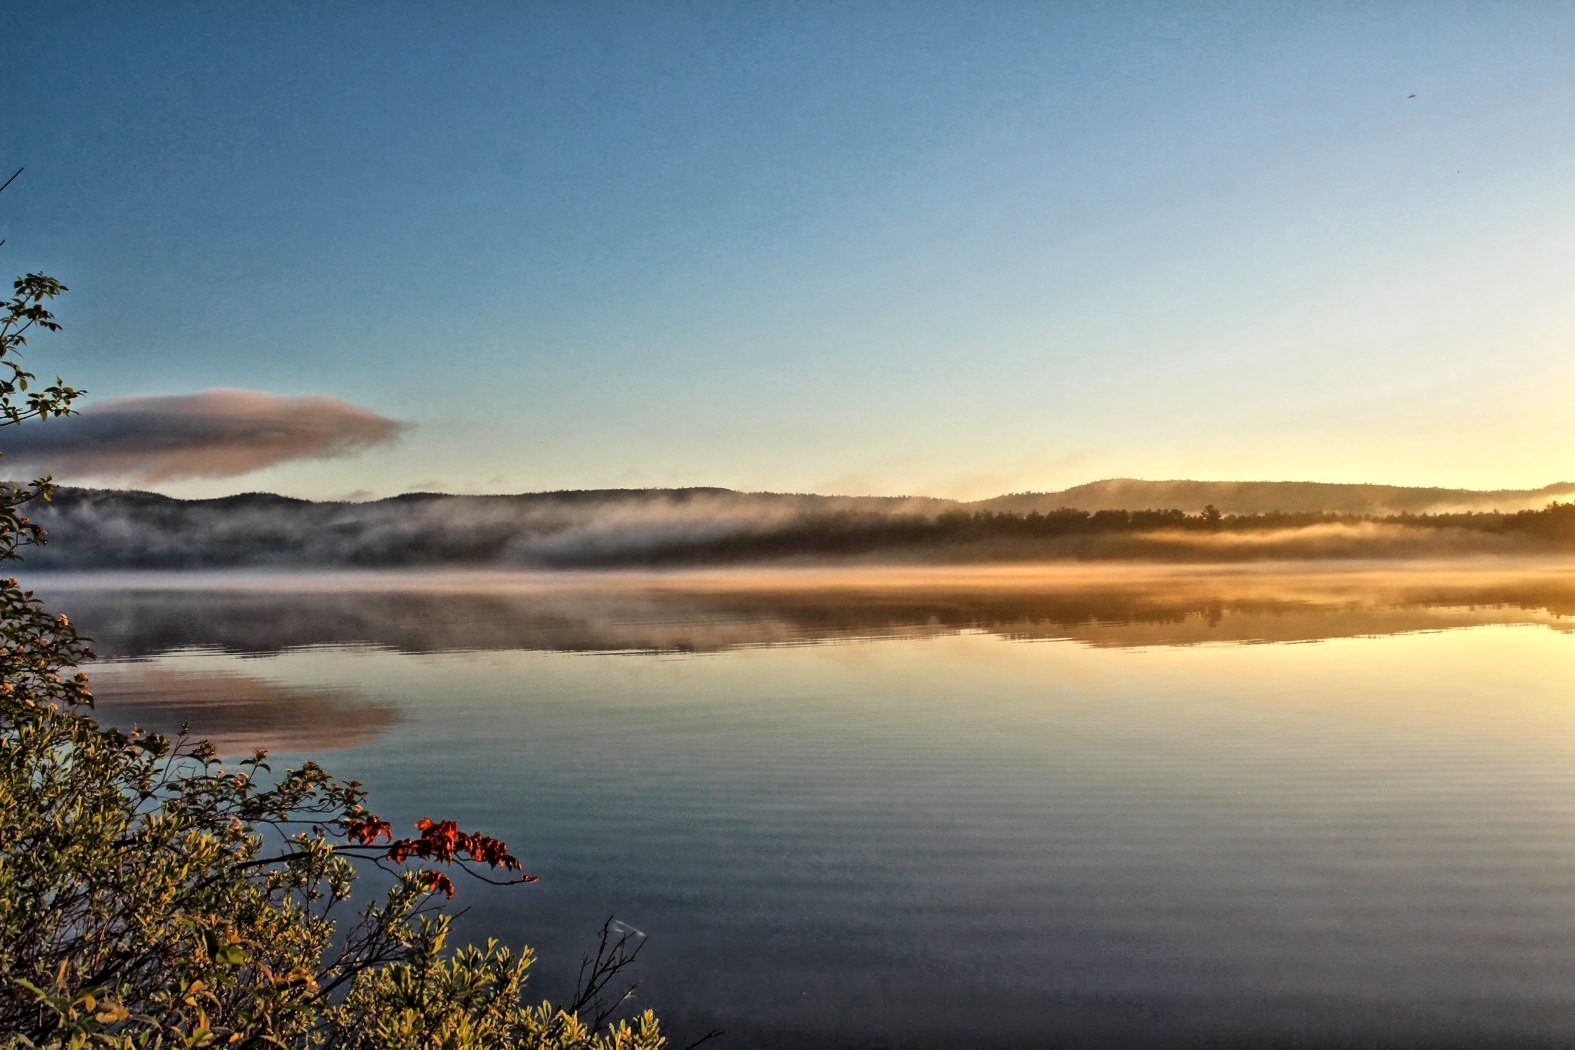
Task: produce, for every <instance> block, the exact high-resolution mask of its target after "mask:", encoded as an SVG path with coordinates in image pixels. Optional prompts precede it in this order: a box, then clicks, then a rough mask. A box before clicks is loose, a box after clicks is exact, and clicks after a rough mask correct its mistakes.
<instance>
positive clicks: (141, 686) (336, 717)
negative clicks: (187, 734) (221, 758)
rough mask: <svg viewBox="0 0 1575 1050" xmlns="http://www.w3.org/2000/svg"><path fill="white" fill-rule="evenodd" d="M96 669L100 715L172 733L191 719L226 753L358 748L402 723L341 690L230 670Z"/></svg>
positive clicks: (96, 706) (129, 665) (92, 675)
mask: <svg viewBox="0 0 1575 1050" xmlns="http://www.w3.org/2000/svg"><path fill="white" fill-rule="evenodd" d="M89 672H90V673H89V678H90V679H91V682H92V687H93V696H94V700H95V703H94V710H95V712H96V713H97V716H98V717H99V719H100V720H102V721H104V722H108V723H112V724H115V725H122V726H130V725H132V724H136V725H139V726H141V727H143V728H144V729H151V730H154V731H155V732H159V733H164V734H166V735H174V734H176V733H178V732H180V729H181V726H182V725H189V726H190V728H191V733H192V735H193V736H195V737H198V738H203V739H207V740H211V741H212V742H213V744H214V746H215V747H217V748H218V749H219V753H220V754H222V755H242V754H249V753H250V752H252V751H256V750H259V749H260V750H282V751H323V750H328V749H330V748H338V747H353V746H356V745H358V744H363V743H366V742H367V741H369V740H371V739H372V738H374V737H376V736H377V735H378V734H379V733H381V732H382V731H383V730H384V729H386V728H388V727H389V726H391V725H393V724H394V723H395V722H396V721H398V714H397V712H396V711H395V710H394V709H393V708H391V707H387V706H384V705H381V704H374V703H369V702H366V701H363V700H360V699H358V698H357V697H355V696H352V695H351V694H348V693H346V692H344V691H342V690H334V689H298V688H294V687H290V686H283V685H278V684H275V683H273V682H269V681H265V680H263V679H260V678H253V677H250V676H247V675H240V674H233V673H229V672H225V671H211V670H210V671H187V670H180V669H174V668H170V667H167V666H162V665H159V664H151V663H105V664H98V665H94V666H92V667H90V668H89Z"/></svg>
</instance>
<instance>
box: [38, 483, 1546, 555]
mask: <svg viewBox="0 0 1575 1050" xmlns="http://www.w3.org/2000/svg"><path fill="white" fill-rule="evenodd" d="M989 502H994V501H987V502H986V504H985V505H984V506H982V507H981V505H979V504H975V505H972V506H970V505H967V504H958V503H955V502H953V501H946V500H936V499H917V498H908V497H834V496H813V495H795V494H774V493H739V492H733V491H730V490H727V489H716V488H695V489H651V490H593V491H583V492H554V493H532V494H525V495H516V496H457V495H441V494H431V493H423V494H409V495H404V496H397V497H393V498H390V499H385V500H379V501H375V502H368V503H340V502H312V501H309V500H300V499H292V498H288V497H284V496H275V495H269V494H262V493H253V494H244V495H237V496H230V497H225V498H222V499H212V500H180V499H175V498H172V497H168V496H162V495H157V494H153V493H144V492H124V491H118V490H102V489H71V488H63V489H61V490H59V492H58V493H57V495H56V497H55V500H54V502H53V503H52V504H51V505H50V506H49V507H48V508H46V509H45V510H44V511H43V512H41V513H40V515H39V517H40V519H41V522H42V523H43V524H44V525H45V526H46V527H47V528H48V529H49V530H50V533H51V535H52V536H53V537H54V538H55V539H56V540H57V544H56V545H54V546H51V547H50V548H48V549H46V550H42V551H40V552H38V554H37V555H36V556H35V557H34V558H33V559H32V560H33V564H34V565H35V567H38V568H53V569H90V568H91V569H105V568H139V569H159V568H279V569H288V568H296V567H302V568H304V567H345V568H398V567H413V566H477V567H481V566H512V567H521V568H530V567H535V568H597V567H629V566H650V567H661V566H684V565H705V564H735V563H749V562H758V561H776V560H782V559H832V560H839V559H877V560H880V559H892V560H899V561H901V560H920V561H955V560H962V561H977V560H999V559H1017V558H1025V559H1030V560H1032V559H1060V558H1075V559H1105V558H1138V559H1157V560H1189V561H1193V560H1215V559H1218V560H1241V559H1254V558H1277V557H1285V558H1325V557H1410V556H1427V555H1451V554H1461V553H1471V554H1481V553H1536V552H1544V551H1558V550H1563V549H1567V548H1569V547H1570V546H1572V544H1575V504H1570V503H1558V502H1552V503H1549V504H1547V505H1546V506H1545V507H1543V508H1541V509H1539V510H1519V511H1513V512H1500V511H1467V512H1452V513H1435V514H1411V513H1400V514H1387V515H1374V514H1346V513H1333V512H1326V511H1294V512H1288V511H1268V512H1262V513H1251V514H1232V513H1221V512H1220V511H1219V510H1218V509H1216V508H1215V507H1213V506H1206V507H1204V508H1202V509H1201V510H1197V511H1194V512H1190V513H1189V512H1188V511H1185V510H1182V509H1179V508H1167V509H1152V508H1144V509H1124V508H1110V509H1102V510H1093V511H1090V510H1083V509H1077V508H1071V507H1062V508H1058V509H1053V510H1049V511H1040V510H1031V511H1026V512H1024V511H1019V510H995V509H988V503H989Z"/></svg>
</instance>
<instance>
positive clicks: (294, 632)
mask: <svg viewBox="0 0 1575 1050" xmlns="http://www.w3.org/2000/svg"><path fill="white" fill-rule="evenodd" d="M130 579H131V580H132V581H136V580H137V578H136V577H132V578H130ZM62 588H64V589H62ZM39 589H40V590H41V591H42V592H43V593H45V594H47V595H49V596H51V597H52V598H54V599H55V604H58V605H59V606H61V607H62V608H67V609H69V610H71V612H72V613H73V616H74V619H75V620H76V622H77V623H78V625H79V626H80V627H81V629H82V630H83V631H84V632H85V633H86V634H88V635H89V636H91V637H93V638H94V639H95V644H96V647H97V649H98V650H99V652H100V654H101V655H102V656H105V657H109V658H127V657H132V658H135V657H143V656H149V655H154V654H158V653H164V652H170V651H174V650H178V649H184V648H193V647H196V648H216V649H221V650H227V651H232V652H276V651H280V650H284V649H291V648H299V647H304V646H322V645H375V646H381V647H386V648H390V649H394V650H398V651H403V652H411V653H424V652H444V651H462V650H477V649H533V650H549V651H566V652H578V651H618V650H638V651H655V652H708V651H718V650H724V649H730V648H736V647H743V646H762V645H792V644H812V643H816V642H823V641H836V640H847V639H859V638H883V637H923V636H927V635H938V634H949V633H955V632H958V631H985V632H989V633H993V634H998V635H1001V636H1002V637H1006V638H1013V639H1024V640H1027V639H1067V640H1073V641H1078V642H1082V643H1085V644H1088V645H1097V646H1142V645H1189V644H1196V643H1200V642H1289V641H1309V640H1316V639H1327V638H1343V637H1352V636H1358V635H1379V634H1396V633H1402V632H1410V631H1427V630H1443V629H1449V628H1455V627H1466V626H1476V625H1485V624H1497V623H1540V624H1546V625H1548V626H1551V627H1554V628H1556V629H1559V630H1566V629H1569V628H1568V627H1567V626H1566V621H1565V620H1564V617H1567V616H1575V574H1572V573H1571V572H1569V571H1568V570H1564V569H1554V570H1549V569H1546V568H1544V569H1540V570H1530V569H1525V570H1518V569H1515V568H1513V567H1509V568H1503V567H1501V568H1499V569H1497V570H1492V571H1488V570H1474V571H1465V572H1462V571H1459V570H1454V571H1452V572H1451V571H1448V570H1439V569H1438V568H1437V567H1423V568H1419V569H1411V570H1406V571H1400V572H1396V571H1393V570H1388V569H1386V570H1384V571H1344V572H1313V571H1285V570H1284V569H1283V568H1282V569H1280V570H1278V571H1241V570H1221V569H1218V568H1216V569H1215V570H1212V571H1210V570H1204V569H1199V570H1194V571H1184V570H1179V569H1174V570H1169V571H1159V572H1148V573H1141V572H1136V571H1132V570H1122V569H1120V568H1107V569H1103V570H1094V569H1083V570H1074V571H1053V570H1047V569H1045V568H1043V567H1032V568H1022V569H1013V568H1010V567H1005V568H995V569H988V570H984V569H980V570H950V571H942V572H932V571H925V570H916V571H911V572H910V571H904V570H894V569H887V570H854V571H847V572H829V571H828V572H812V571H804V572H796V573H795V572H789V573H757V572H736V573H723V572H715V573H690V574H647V575H640V574H618V575H611V574H609V575H601V574H590V575H585V576H573V575H569V576H544V575H531V574H508V575H502V574H492V575H475V576H468V577H444V576H429V577H422V576H414V577H412V576H410V575H399V576H396V575H393V574H366V575H361V576H338V577H327V578H316V579H313V578H305V577H278V578H274V579H272V580H270V579H268V578H255V577H254V578H248V579H232V580H229V581H210V582H209V583H208V584H195V583H191V582H186V583H180V582H179V581H177V580H173V579H171V578H168V577H163V578H157V577H155V578H142V579H141V580H140V581H138V582H136V583H135V585H128V580H127V579H126V578H118V580H117V583H116V585H115V586H112V587H101V588H97V589H94V588H91V587H87V586H84V584H83V583H82V582H72V581H69V580H63V579H56V580H52V581H46V583H45V585H44V586H42V587H40V588H39ZM1571 622H1572V623H1575V621H1571Z"/></svg>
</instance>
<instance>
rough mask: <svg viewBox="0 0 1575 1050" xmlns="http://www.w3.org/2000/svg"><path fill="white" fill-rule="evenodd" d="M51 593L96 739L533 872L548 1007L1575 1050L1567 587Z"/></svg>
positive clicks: (831, 1040)
mask: <svg viewBox="0 0 1575 1050" xmlns="http://www.w3.org/2000/svg"><path fill="white" fill-rule="evenodd" d="M31 582H32V585H34V586H36V587H37V588H38V589H39V590H40V591H41V592H43V593H45V594H46V595H48V596H49V597H50V599H51V601H52V603H53V604H54V606H56V607H58V608H60V609H64V610H66V611H68V612H72V613H73V614H74V616H75V619H76V621H77V622H78V623H79V624H80V625H81V626H82V628H83V629H84V631H85V632H86V633H89V634H91V635H94V636H95V637H96V638H97V639H98V648H99V649H100V652H101V655H102V656H103V657H104V658H105V659H104V662H103V664H102V665H101V666H100V667H99V669H98V672H97V674H96V675H95V679H94V680H95V683H96V686H97V690H98V692H99V693H100V694H101V707H102V710H103V713H104V715H105V717H106V718H111V719H117V720H122V721H131V720H133V719H135V720H139V721H142V722H144V723H153V724H155V725H159V726H169V725H172V724H178V723H179V722H180V721H182V720H189V721H190V722H191V723H192V724H193V726H194V727H195V728H196V729H197V730H198V731H200V732H203V733H206V734H209V735H213V736H216V737H217V738H218V739H219V740H220V741H221V743H222V744H223V745H224V746H225V747H226V748H227V749H229V750H236V751H238V750H246V749H249V748H250V747H253V746H259V745H264V746H270V747H274V748H275V749H276V751H277V750H284V751H288V752H289V753H290V754H291V755H294V756H296V757H299V756H300V755H301V754H303V753H306V754H311V755H312V756H313V757H318V758H320V759H321V760H323V761H324V763H325V764H326V765H328V767H329V768H330V769H332V770H334V771H335V772H337V773H339V774H340V775H343V776H347V777H356V778H359V779H361V780H363V781H365V782H366V783H367V785H368V786H369V787H370V789H371V791H372V795H373V800H374V802H375V803H376V805H377V808H378V810H379V811H380V812H382V813H383V814H384V815H385V816H389V817H391V818H395V819H396V820H397V821H405V822H408V821H411V820H414V819H416V818H417V817H420V816H423V815H431V816H440V815H453V816H459V817H461V818H462V819H463V821H464V823H466V824H467V825H474V826H477V827H480V828H481V829H483V830H485V831H487V832H488V833H491V834H496V835H498V836H500V837H502V838H504V839H506V840H507V841H508V842H509V843H510V844H511V845H513V846H515V847H516V852H519V853H520V854H521V856H522V857H523V858H524V859H525V860H526V862H527V867H528V868H530V869H532V870H534V871H536V872H537V873H539V874H540V875H541V876H542V881H541V882H540V883H539V884H537V885H535V886H530V887H515V888H512V889H508V890H499V891H491V890H485V889H480V888H465V887H462V889H461V892H462V894H463V903H468V904H470V905H471V906H472V908H471V911H470V912H469V913H468V914H467V915H466V916H465V917H464V919H463V920H462V930H463V932H464V933H465V934H466V935H467V936H470V937H484V936H486V935H487V934H489V933H492V934H497V935H499V936H500V937H502V938H503V939H505V940H509V941H514V942H522V941H523V942H528V943H530V944H532V945H534V946H535V947H536V948H537V949H538V952H539V954H540V957H541V969H540V973H539V980H540V984H539V986H538V990H539V991H540V992H541V993H542V994H543V995H559V994H561V992H562V989H563V986H564V984H565V982H567V981H568V980H569V979H570V978H571V977H572V970H573V969H574V966H575V964H577V962H578V958H579V955H580V954H581V952H582V951H583V950H584V949H585V948H586V947H587V946H588V945H589V944H590V942H591V939H592V935H593V933H594V930H595V928H596V927H597V926H598V925H599V924H600V922H601V920H602V919H603V918H605V917H606V916H607V915H608V914H612V913H616V914H617V915H618V916H619V917H620V918H621V919H623V920H625V921H627V922H629V923H631V924H632V925H634V926H636V927H639V928H640V929H642V930H644V931H645V932H647V933H648V934H649V941H648V947H647V950H646V954H645V955H644V956H643V957H642V964H641V970H640V974H639V977H640V981H641V987H640V993H639V1002H640V1003H642V1004H644V1005H650V1006H653V1007H655V1008H657V1009H658V1010H659V1011H660V1012H661V1013H662V1014H663V1016H664V1018H666V1019H667V1020H668V1022H669V1026H670V1028H671V1029H672V1034H673V1035H674V1036H675V1045H676V1046H682V1045H683V1044H684V1043H686V1042H687V1041H689V1040H690V1039H693V1038H695V1037H697V1036H699V1035H700V1034H702V1033H704V1032H706V1031H707V1030H709V1029H711V1028H715V1027H720V1028H723V1029H725V1030H726V1032H727V1035H726V1037H725V1038H724V1039H723V1040H722V1041H720V1042H714V1043H711V1044H708V1045H713V1046H715V1045H720V1046H733V1047H754V1046H781V1047H801V1046H802V1047H809V1046H824V1047H861V1046H892V1047H897V1046H912V1047H929V1046H981V1047H995V1046H1023V1047H1028V1046H1052V1045H1065V1046H1109V1047H1123V1046H1171V1045H1176V1046H1205V1045H1208V1046H1228V1045H1261V1046H1282V1045H1283V1046H1292V1045H1294V1046H1336V1045H1367V1046H1378V1045H1387V1046H1417V1047H1422V1046H1428V1047H1431V1046H1485V1045H1502V1046H1530V1045H1547V1046H1555V1045H1558V1046H1566V1045H1569V1044H1570V1043H1572V1042H1575V690H1572V686H1575V638H1572V637H1571V634H1570V631H1571V628H1572V626H1575V620H1571V619H1566V618H1565V617H1566V615H1567V614H1569V613H1575V572H1572V571H1571V568H1570V567H1551V568H1549V567H1540V568H1528V567H1508V568H1505V567H1499V568H1496V569H1472V570H1470V571H1466V572H1447V573H1446V572H1443V571H1441V570H1437V569H1426V568H1416V569H1412V570H1410V571H1408V572H1406V573H1403V574H1400V575H1395V574H1392V573H1385V572H1376V571H1375V572H1357V571H1352V572H1345V573H1339V574H1329V573H1322V572H1302V571H1296V570H1286V571H1281V572H1265V571H1261V570H1254V571H1235V572H1232V574H1231V575H1228V576H1212V575H1210V574H1209V573H1207V572H1206V571H1199V570H1196V569H1194V570H1188V571H1186V572H1185V573H1167V572H1164V571H1160V570H1155V571H1151V572H1147V573H1136V572H1134V573H1125V574H1123V573H1121V572H1119V571H1115V572H1113V571H1112V570H1111V569H1110V568H1108V567H1105V568H1101V569H1099V570H1097V571H1090V572H1080V571H1072V570H1063V571H1059V572H1056V571H1052V572H1044V571H1037V572H1034V573H1021V572H1013V571H1008V570H990V571H985V572H974V573H957V574H946V573H941V574H935V575H929V576H926V577H925V578H923V579H918V578H913V577H910V576H904V575H902V574H900V573H896V574H881V573H878V572H870V573H865V574H862V575H860V576H856V577H850V576H843V575H835V576H833V575H829V574H815V573H801V574H778V575H776V576H772V577H769V578H768V577H758V576H742V575H732V574H727V575H714V576H704V575H690V576H679V577H674V576H665V577H606V576H603V577H590V578H586V577H576V578H542V577H470V578H458V579H456V578H436V577H433V578H427V577H415V578H412V577H408V576H404V577H336V578H328V579H324V578H315V579H310V580H305V579H290V578H273V579H265V578H262V579H260V578H248V579H240V578H228V579H225V578H219V579H207V580H202V579H190V578H176V577H110V578H103V577H101V578H95V579H86V578H79V579H75V580H72V579H64V578H35V579H34V580H33V581H31ZM303 587H305V588H306V589H305V590H304V591H303V590H302V589H301V588H303ZM279 757H280V758H284V756H283V755H280V756H279Z"/></svg>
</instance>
